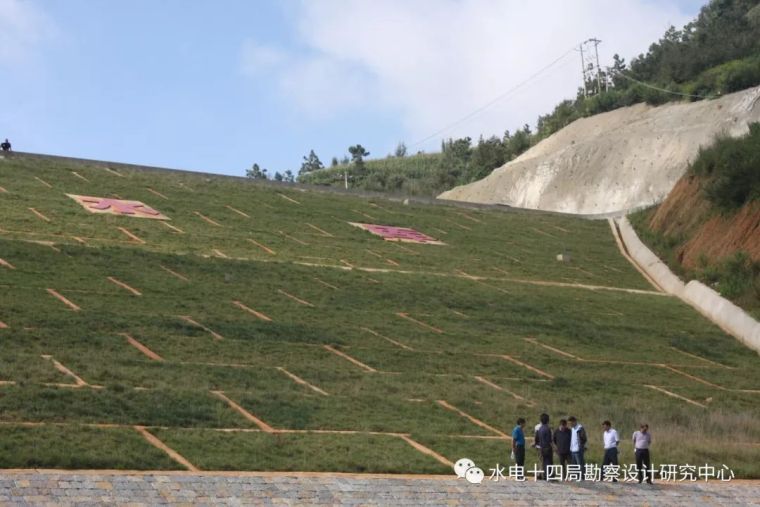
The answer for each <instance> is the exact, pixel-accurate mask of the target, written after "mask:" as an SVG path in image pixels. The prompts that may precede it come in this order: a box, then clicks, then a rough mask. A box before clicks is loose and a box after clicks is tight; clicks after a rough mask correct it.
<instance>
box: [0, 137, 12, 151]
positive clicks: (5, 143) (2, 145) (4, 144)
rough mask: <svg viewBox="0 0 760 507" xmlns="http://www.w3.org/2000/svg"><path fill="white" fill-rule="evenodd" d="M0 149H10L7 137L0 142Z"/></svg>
mask: <svg viewBox="0 0 760 507" xmlns="http://www.w3.org/2000/svg"><path fill="white" fill-rule="evenodd" d="M0 149H2V150H3V151H11V143H10V141H8V140H7V139H6V140H5V141H3V142H2V143H0Z"/></svg>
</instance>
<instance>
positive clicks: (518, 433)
mask: <svg viewBox="0 0 760 507" xmlns="http://www.w3.org/2000/svg"><path fill="white" fill-rule="evenodd" d="M524 428H525V418H523V417H520V418H519V419H517V426H515V429H513V430H512V453H513V454H514V455H515V464H516V465H517V466H520V467H524V466H525V432H524V431H523V429H524Z"/></svg>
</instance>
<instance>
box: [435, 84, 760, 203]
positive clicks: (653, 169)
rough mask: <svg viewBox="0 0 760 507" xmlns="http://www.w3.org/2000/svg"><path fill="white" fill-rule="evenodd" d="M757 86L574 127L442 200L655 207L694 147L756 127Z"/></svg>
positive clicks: (642, 107) (759, 109) (639, 108)
mask: <svg viewBox="0 0 760 507" xmlns="http://www.w3.org/2000/svg"><path fill="white" fill-rule="evenodd" d="M759 102H760V87H756V88H751V89H749V90H745V91H742V92H738V93H733V94H730V95H726V96H724V97H721V98H719V99H713V100H703V101H700V102H693V103H688V102H683V103H671V104H667V105H664V106H659V107H652V106H649V105H646V104H637V105H635V106H631V107H627V108H622V109H617V110H615V111H611V112H608V113H603V114H599V115H596V116H592V117H590V118H583V119H580V120H577V121H575V122H573V123H572V124H570V125H568V126H567V127H565V128H564V129H562V130H560V131H559V132H557V133H556V134H554V135H552V136H550V137H548V138H547V139H545V140H543V141H542V142H540V143H538V144H537V145H536V146H534V147H532V148H531V149H530V150H528V151H526V152H525V153H524V154H522V155H521V156H520V157H518V158H516V159H514V160H512V161H510V162H508V163H507V164H505V165H504V166H502V167H500V168H498V169H496V170H494V171H493V172H492V173H491V174H490V175H489V176H487V177H486V178H484V179H482V180H479V181H476V182H474V183H470V184H468V185H463V186H459V187H456V188H454V189H452V190H449V191H447V192H444V193H443V194H441V195H440V196H438V197H439V198H441V199H452V200H459V201H469V202H479V203H491V204H495V203H498V204H507V205H510V206H516V207H521V208H533V209H542V210H550V211H561V212H566V213H580V214H595V213H612V212H618V211H627V210H632V209H635V208H639V207H642V206H647V205H652V204H655V203H658V202H660V201H662V200H663V199H664V198H665V197H666V196H667V195H668V193H669V192H670V191H671V190H672V189H673V187H674V185H675V184H676V182H677V181H678V180H679V179H680V178H681V176H683V175H684V173H685V172H686V169H687V167H688V164H689V162H691V161H692V160H693V159H694V157H695V156H696V155H697V152H698V150H699V147H700V146H702V145H707V144H710V142H711V141H712V140H713V138H714V137H715V136H716V135H717V134H719V133H721V132H726V133H728V134H729V135H731V136H739V135H742V134H744V133H746V132H747V124H748V123H750V122H753V121H760V106H759V105H758V103H759Z"/></svg>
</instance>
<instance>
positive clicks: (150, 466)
mask: <svg viewBox="0 0 760 507" xmlns="http://www.w3.org/2000/svg"><path fill="white" fill-rule="evenodd" d="M2 432H3V438H2V440H0V463H2V464H3V467H6V468H68V469H72V468H109V469H119V470H175V469H181V468H182V467H181V466H180V465H178V464H177V463H175V462H174V461H172V460H171V459H169V457H168V456H167V455H166V454H165V453H164V452H162V451H160V450H158V449H156V448H155V447H153V446H151V445H150V444H148V443H147V442H146V441H145V439H143V438H142V437H141V436H140V435H139V434H138V433H137V432H136V431H134V430H126V429H110V428H88V427H82V426H38V427H14V426H4V427H3V430H2Z"/></svg>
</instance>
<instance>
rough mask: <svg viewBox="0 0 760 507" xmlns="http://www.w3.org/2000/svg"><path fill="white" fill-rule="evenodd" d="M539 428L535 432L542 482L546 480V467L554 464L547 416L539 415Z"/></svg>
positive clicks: (550, 430) (550, 431)
mask: <svg viewBox="0 0 760 507" xmlns="http://www.w3.org/2000/svg"><path fill="white" fill-rule="evenodd" d="M539 420H540V421H541V426H539V428H538V430H537V431H536V448H537V449H538V455H539V458H540V459H541V469H542V470H543V477H542V479H543V480H547V479H548V477H549V476H548V474H547V471H548V467H549V465H553V464H554V458H553V454H554V449H553V447H552V429H551V428H550V427H549V415H548V414H541V417H540V418H539Z"/></svg>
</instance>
